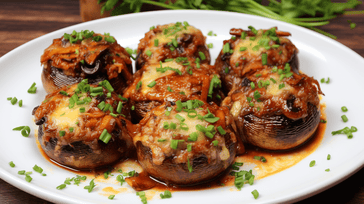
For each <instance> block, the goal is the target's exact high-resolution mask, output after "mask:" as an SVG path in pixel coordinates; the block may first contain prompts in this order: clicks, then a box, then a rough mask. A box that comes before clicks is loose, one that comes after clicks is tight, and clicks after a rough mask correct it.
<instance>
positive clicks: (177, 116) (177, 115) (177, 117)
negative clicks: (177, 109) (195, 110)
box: [175, 114, 186, 122]
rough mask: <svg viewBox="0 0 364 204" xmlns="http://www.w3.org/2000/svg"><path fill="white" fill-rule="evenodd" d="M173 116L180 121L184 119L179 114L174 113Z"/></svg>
mask: <svg viewBox="0 0 364 204" xmlns="http://www.w3.org/2000/svg"><path fill="white" fill-rule="evenodd" d="M175 118H176V119H177V120H179V121H180V122H184V121H185V120H186V119H185V118H183V117H182V116H181V115H180V114H176V116H175Z"/></svg>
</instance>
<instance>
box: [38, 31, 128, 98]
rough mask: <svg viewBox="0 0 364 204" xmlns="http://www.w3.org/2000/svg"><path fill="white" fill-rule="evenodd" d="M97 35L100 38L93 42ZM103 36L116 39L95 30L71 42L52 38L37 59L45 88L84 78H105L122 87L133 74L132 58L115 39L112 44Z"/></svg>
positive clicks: (49, 90) (97, 79)
mask: <svg viewBox="0 0 364 204" xmlns="http://www.w3.org/2000/svg"><path fill="white" fill-rule="evenodd" d="M71 36H72V37H76V36H75V35H71ZM97 37H99V39H101V40H99V41H97V40H96V41H95V39H96V38H97ZM106 37H108V38H112V39H113V40H115V39H114V38H113V37H111V36H109V35H107V36H106V35H101V34H95V33H94V34H93V35H92V36H91V37H89V38H85V37H84V39H83V40H77V41H75V42H73V43H71V42H70V41H69V40H68V39H65V38H64V37H61V38H57V39H54V40H53V43H52V45H50V46H49V47H48V48H46V49H45V50H44V53H43V55H42V56H41V60H40V61H41V64H42V65H43V72H42V82H43V86H44V87H45V89H46V91H47V92H48V93H51V92H53V91H55V90H56V89H58V88H61V87H62V86H64V85H70V84H73V83H78V82H80V81H81V80H82V79H85V78H88V79H90V83H93V81H95V82H94V83H97V82H99V81H102V80H105V79H107V80H110V82H111V83H112V84H113V85H115V87H116V85H120V86H123V87H124V88H125V86H126V85H125V84H126V82H127V81H128V80H129V79H131V77H132V66H131V63H132V61H131V59H130V57H129V54H128V53H127V52H126V50H125V49H124V48H123V47H121V46H120V45H119V44H118V43H117V41H116V40H115V41H114V42H112V43H111V42H108V41H106V40H105V38H106ZM109 41H110V40H109ZM114 81H115V83H114ZM121 81H123V82H121Z"/></svg>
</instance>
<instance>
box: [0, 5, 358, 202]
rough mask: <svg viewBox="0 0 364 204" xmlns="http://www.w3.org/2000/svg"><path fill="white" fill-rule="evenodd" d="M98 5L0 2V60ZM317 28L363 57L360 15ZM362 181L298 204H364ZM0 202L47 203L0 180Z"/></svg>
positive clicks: (92, 13) (94, 13)
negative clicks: (317, 203) (315, 203)
mask: <svg viewBox="0 0 364 204" xmlns="http://www.w3.org/2000/svg"><path fill="white" fill-rule="evenodd" d="M100 2H101V4H98V0H63V1H61V0H28V1H26V0H0V57H1V56H3V55H5V54H6V53H8V52H9V51H11V50H13V49H14V48H16V47H18V46H20V45H22V44H24V43H26V42H28V41H30V40H33V39H35V38H38V37H40V36H42V35H44V34H47V33H49V32H52V31H55V30H58V29H61V28H64V27H67V26H71V25H75V24H78V23H82V22H84V21H89V20H93V19H97V18H102V17H107V16H110V15H111V14H112V10H110V11H107V10H105V11H104V13H103V15H101V14H100V12H101V9H102V7H103V4H104V3H105V1H100ZM129 2H130V0H129ZM333 2H343V1H333ZM120 3H121V1H120V2H119V4H120ZM161 9H164V8H161V7H158V6H154V5H143V6H142V7H141V11H142V12H145V11H153V10H161ZM351 10H352V9H349V10H348V11H351ZM354 10H361V11H362V10H364V4H360V5H358V6H356V8H355V9H354ZM317 28H319V29H321V30H323V31H324V32H327V33H330V34H331V35H334V36H336V37H337V39H336V40H337V41H338V42H340V43H342V44H344V45H345V46H347V47H349V48H351V49H352V50H354V51H355V52H357V53H358V54H359V55H361V56H362V57H364V13H359V14H355V12H347V13H345V14H340V15H338V16H337V17H336V18H334V19H331V20H330V23H329V24H327V25H324V26H320V27H317ZM363 68H364V67H363ZM298 176H299V175H298ZM307 179H309V178H307ZM363 181H364V169H362V170H360V171H358V172H357V173H355V174H354V175H353V176H351V177H349V178H348V179H347V180H345V181H343V182H341V183H340V184H338V185H336V186H334V187H332V188H330V189H328V190H326V191H324V192H322V193H320V194H318V195H316V196H313V197H310V198H308V199H306V200H303V201H300V202H299V203H300V204H304V203H313V202H325V203H350V204H356V203H364V182H363ZM0 203H12V204H13V203H49V202H47V201H45V200H42V199H39V198H37V197H34V196H32V195H30V194H27V193H25V192H23V191H21V190H19V189H17V188H15V187H13V186H12V185H10V184H8V183H6V182H4V181H3V180H1V179H0Z"/></svg>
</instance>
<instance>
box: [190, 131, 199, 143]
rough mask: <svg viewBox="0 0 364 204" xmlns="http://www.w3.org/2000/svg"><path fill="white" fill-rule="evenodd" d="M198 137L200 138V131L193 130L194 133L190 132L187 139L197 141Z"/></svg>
mask: <svg viewBox="0 0 364 204" xmlns="http://www.w3.org/2000/svg"><path fill="white" fill-rule="evenodd" d="M197 138H198V133H197V132H193V133H191V134H190V137H189V138H188V139H187V141H190V142H195V141H197Z"/></svg>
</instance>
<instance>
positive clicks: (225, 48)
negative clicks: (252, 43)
mask: <svg viewBox="0 0 364 204" xmlns="http://www.w3.org/2000/svg"><path fill="white" fill-rule="evenodd" d="M222 52H223V53H224V54H225V53H230V44H229V43H225V45H224V46H223V48H222Z"/></svg>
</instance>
